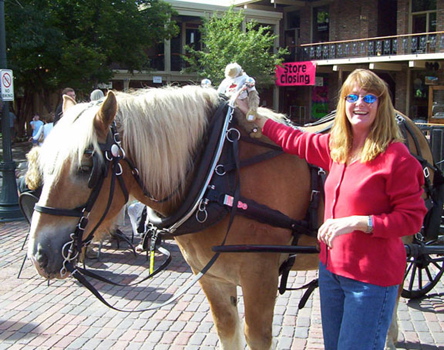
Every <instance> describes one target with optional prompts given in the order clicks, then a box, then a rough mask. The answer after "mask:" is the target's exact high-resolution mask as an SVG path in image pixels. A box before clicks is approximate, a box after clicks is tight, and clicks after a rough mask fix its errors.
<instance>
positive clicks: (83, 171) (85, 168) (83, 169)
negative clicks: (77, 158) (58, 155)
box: [77, 165, 92, 175]
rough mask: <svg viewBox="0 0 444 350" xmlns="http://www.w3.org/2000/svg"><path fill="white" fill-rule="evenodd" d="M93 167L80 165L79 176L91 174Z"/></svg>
mask: <svg viewBox="0 0 444 350" xmlns="http://www.w3.org/2000/svg"><path fill="white" fill-rule="evenodd" d="M91 169H92V167H91V166H90V165H80V166H79V168H78V169H77V173H78V174H79V175H85V174H89V173H91Z"/></svg>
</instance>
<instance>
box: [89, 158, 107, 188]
mask: <svg viewBox="0 0 444 350" xmlns="http://www.w3.org/2000/svg"><path fill="white" fill-rule="evenodd" d="M91 156H92V168H91V174H90V175H89V179H88V188H95V187H96V186H97V184H98V183H99V180H100V179H102V178H104V177H106V172H107V167H106V164H105V162H104V161H103V160H102V159H100V156H99V154H98V153H97V152H92V154H91Z"/></svg>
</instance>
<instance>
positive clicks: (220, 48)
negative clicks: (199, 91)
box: [184, 7, 288, 85]
mask: <svg viewBox="0 0 444 350" xmlns="http://www.w3.org/2000/svg"><path fill="white" fill-rule="evenodd" d="M243 26H245V30H243ZM200 31H201V34H202V43H203V49H202V50H201V51H198V50H195V49H194V48H192V47H186V52H187V55H186V56H184V59H185V60H186V61H187V62H188V64H189V68H187V71H192V72H198V74H199V76H200V77H201V78H208V79H210V80H211V81H212V82H213V84H214V85H218V84H219V83H220V82H221V81H222V80H223V79H224V70H225V66H226V65H227V64H229V63H232V62H237V63H238V64H240V65H241V66H242V68H243V69H244V71H245V72H246V73H247V74H248V75H249V76H251V77H253V78H255V80H256V84H257V85H269V84H272V83H273V82H274V78H273V74H274V71H275V67H276V65H279V64H281V63H282V61H283V58H282V56H283V55H285V54H287V53H288V52H287V50H286V49H283V48H279V49H278V51H277V53H273V46H274V40H275V38H276V35H274V34H273V32H272V31H271V29H270V27H266V26H261V25H259V24H258V23H257V22H256V21H249V22H246V23H245V15H244V12H243V11H234V9H233V7H231V8H230V9H229V10H228V11H226V12H225V13H222V14H220V13H214V14H213V15H212V16H211V17H209V18H204V19H203V26H202V27H201V28H200Z"/></svg>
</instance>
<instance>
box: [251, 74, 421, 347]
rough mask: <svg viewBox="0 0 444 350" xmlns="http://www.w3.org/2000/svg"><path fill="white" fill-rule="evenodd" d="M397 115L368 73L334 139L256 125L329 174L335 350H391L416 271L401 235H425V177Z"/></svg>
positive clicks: (327, 323) (327, 297)
mask: <svg viewBox="0 0 444 350" xmlns="http://www.w3.org/2000/svg"><path fill="white" fill-rule="evenodd" d="M394 115H395V111H394V108H393V105H392V102H391V99H390V96H389V92H388V89H387V86H386V84H385V83H384V81H383V80H381V79H380V78H379V77H378V76H377V75H376V74H374V73H373V72H371V71H368V70H364V69H358V70H355V71H354V72H352V73H351V74H350V75H349V77H348V78H347V80H346V81H345V82H344V84H343V86H342V88H341V91H340V97H339V102H338V105H337V112H336V119H335V122H334V125H333V127H332V130H331V133H330V134H313V133H304V132H301V131H300V130H297V129H294V128H292V127H288V126H286V125H283V124H280V123H277V122H275V121H272V120H266V119H264V118H263V117H262V118H259V119H258V120H256V123H257V124H258V125H259V126H260V127H262V132H263V134H264V135H265V136H268V137H269V138H270V139H271V140H273V141H274V142H276V143H277V144H278V145H280V146H282V147H283V149H284V150H285V151H286V152H288V153H292V154H296V155H298V156H299V157H302V158H304V159H306V160H307V162H309V163H312V164H315V165H317V166H319V167H321V168H323V169H325V170H326V171H328V173H329V175H328V177H327V179H326V182H325V213H324V224H323V225H322V226H321V227H320V229H319V231H318V239H319V241H320V265H319V287H320V299H321V315H322V327H323V334H324V343H325V349H326V350H333V349H335V350H336V349H338V350H348V349H350V350H356V349H360V350H365V349H378V350H382V349H384V343H385V338H386V336H387V332H388V329H389V326H390V321H391V317H392V313H393V310H394V306H395V303H396V298H397V291H398V286H399V284H401V283H402V282H403V277H404V271H405V266H406V253H405V248H404V245H403V243H402V241H401V236H405V235H412V234H415V233H416V232H418V231H419V230H420V228H421V225H422V221H423V218H424V215H425V213H426V208H425V205H424V201H423V199H422V198H421V195H422V193H423V189H422V185H423V182H424V179H423V173H422V169H421V166H420V164H419V162H418V161H417V160H416V159H415V158H413V156H411V155H410V153H409V150H408V149H407V147H406V146H405V145H404V144H403V143H402V136H401V134H400V131H399V129H398V126H397V123H396V120H395V117H394Z"/></svg>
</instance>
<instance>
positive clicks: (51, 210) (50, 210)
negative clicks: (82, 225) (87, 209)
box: [34, 204, 83, 218]
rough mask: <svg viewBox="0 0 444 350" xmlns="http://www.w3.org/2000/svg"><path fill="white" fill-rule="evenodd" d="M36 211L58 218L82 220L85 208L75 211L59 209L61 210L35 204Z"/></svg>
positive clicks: (78, 208) (75, 209)
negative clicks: (67, 217)
mask: <svg viewBox="0 0 444 350" xmlns="http://www.w3.org/2000/svg"><path fill="white" fill-rule="evenodd" d="M34 210H35V211H37V212H39V213H43V214H49V215H57V216H69V217H74V218H80V217H82V216H83V207H77V208H74V209H59V208H52V207H45V206H41V205H38V204H35V205H34Z"/></svg>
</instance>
